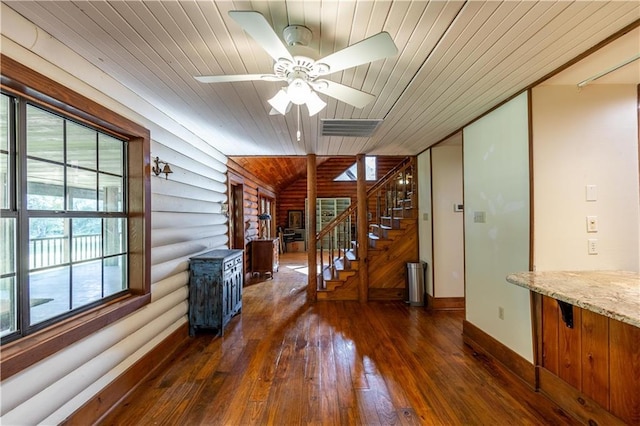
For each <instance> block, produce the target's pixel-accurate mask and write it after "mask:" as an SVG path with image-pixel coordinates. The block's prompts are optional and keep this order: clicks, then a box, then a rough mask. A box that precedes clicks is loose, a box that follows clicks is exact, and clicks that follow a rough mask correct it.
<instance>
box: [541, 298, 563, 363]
mask: <svg viewBox="0 0 640 426" xmlns="http://www.w3.org/2000/svg"><path fill="white" fill-rule="evenodd" d="M559 315H560V309H559V308H558V303H557V302H556V301H555V300H554V299H552V298H550V297H548V296H542V365H543V366H544V368H546V369H547V370H549V371H551V372H552V373H553V374H556V375H557V374H558V345H559V342H558V321H559Z"/></svg>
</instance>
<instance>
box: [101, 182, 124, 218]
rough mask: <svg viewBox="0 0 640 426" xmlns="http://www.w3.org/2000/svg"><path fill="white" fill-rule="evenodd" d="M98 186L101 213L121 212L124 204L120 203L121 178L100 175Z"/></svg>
mask: <svg viewBox="0 0 640 426" xmlns="http://www.w3.org/2000/svg"><path fill="white" fill-rule="evenodd" d="M98 184H99V185H100V188H99V190H100V201H99V204H98V206H99V209H100V211H101V212H122V211H124V203H123V202H122V199H123V196H122V188H123V184H122V178H121V177H116V176H111V175H105V174H102V173H100V175H99V176H98Z"/></svg>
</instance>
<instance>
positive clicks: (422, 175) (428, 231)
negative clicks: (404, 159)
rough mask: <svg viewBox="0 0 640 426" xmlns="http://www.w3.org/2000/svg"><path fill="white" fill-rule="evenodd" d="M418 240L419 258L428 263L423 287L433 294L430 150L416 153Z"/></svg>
mask: <svg viewBox="0 0 640 426" xmlns="http://www.w3.org/2000/svg"><path fill="white" fill-rule="evenodd" d="M418 189H419V191H420V194H419V195H418V242H419V250H420V260H421V261H423V262H426V263H427V265H429V271H428V272H427V276H426V283H425V287H426V289H427V294H429V295H431V296H433V274H432V268H433V247H432V243H431V242H432V239H433V236H432V228H431V220H432V217H431V150H427V151H425V152H423V153H422V154H420V155H418Z"/></svg>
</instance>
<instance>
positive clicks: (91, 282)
mask: <svg viewBox="0 0 640 426" xmlns="http://www.w3.org/2000/svg"><path fill="white" fill-rule="evenodd" d="M72 274H73V275H72V278H71V282H72V283H73V297H72V301H73V303H72V306H71V307H72V308H73V309H76V308H79V307H81V306H84V305H88V304H89V303H91V302H95V301H96V300H100V299H102V261H101V260H98V261H93V262H87V263H80V264H78V265H73V267H72Z"/></svg>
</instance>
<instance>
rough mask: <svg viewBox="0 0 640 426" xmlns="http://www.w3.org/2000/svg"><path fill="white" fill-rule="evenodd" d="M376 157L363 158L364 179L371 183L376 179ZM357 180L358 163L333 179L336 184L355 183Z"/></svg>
mask: <svg viewBox="0 0 640 426" xmlns="http://www.w3.org/2000/svg"><path fill="white" fill-rule="evenodd" d="M376 164H377V162H376V157H365V158H364V166H365V172H364V174H365V179H366V180H368V181H373V180H376V179H377V173H376V170H377V166H376ZM357 180H358V163H353V165H352V166H351V167H349V168H348V169H347V170H345V171H344V172H342V173H341V174H340V175H339V176H338V177H336V178H335V179H334V181H336V182H355V181H357Z"/></svg>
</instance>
